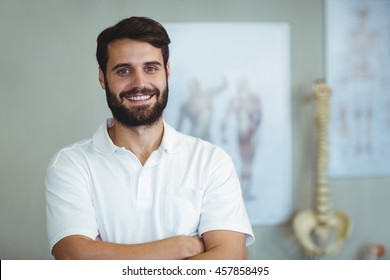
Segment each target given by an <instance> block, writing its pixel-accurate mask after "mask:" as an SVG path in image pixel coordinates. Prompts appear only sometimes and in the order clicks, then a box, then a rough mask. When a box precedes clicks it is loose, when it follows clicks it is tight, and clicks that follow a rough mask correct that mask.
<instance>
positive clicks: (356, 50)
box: [326, 0, 390, 178]
mask: <svg viewBox="0 0 390 280" xmlns="http://www.w3.org/2000/svg"><path fill="white" fill-rule="evenodd" d="M326 23H327V24H326V27H327V29H326V30H327V31H326V42H327V45H326V53H327V70H326V76H327V78H326V79H327V82H328V84H329V85H330V87H331V88H332V92H333V94H332V96H331V103H330V104H331V119H330V125H329V148H330V162H329V176H330V177H331V178H332V177H334V178H337V177H363V176H365V177H371V176H389V175H390V0H365V1H362V0H354V1H351V0H328V1H327V2H326Z"/></svg>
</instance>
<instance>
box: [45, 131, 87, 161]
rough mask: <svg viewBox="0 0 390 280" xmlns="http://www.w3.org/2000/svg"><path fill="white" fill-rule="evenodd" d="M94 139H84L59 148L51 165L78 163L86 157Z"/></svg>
mask: <svg viewBox="0 0 390 280" xmlns="http://www.w3.org/2000/svg"><path fill="white" fill-rule="evenodd" d="M91 144H92V139H91V138H89V139H84V140H81V141H78V142H75V143H73V144H70V145H68V146H66V147H64V148H62V149H60V150H58V151H57V152H56V153H55V154H54V155H53V156H52V158H51V160H50V163H49V167H59V166H61V165H64V164H65V165H70V164H78V163H80V162H82V161H83V159H85V156H86V154H87V153H88V151H89V150H90V148H91Z"/></svg>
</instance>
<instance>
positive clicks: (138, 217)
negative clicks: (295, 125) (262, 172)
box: [46, 17, 253, 259]
mask: <svg viewBox="0 0 390 280" xmlns="http://www.w3.org/2000/svg"><path fill="white" fill-rule="evenodd" d="M169 43H170V39H169V37H168V34H167V33H166V31H165V29H164V28H163V27H162V26H161V25H160V24H159V23H157V22H155V21H154V20H152V19H148V18H141V17H131V18H128V19H124V20H122V21H120V22H119V23H117V24H116V25H115V26H113V27H110V28H107V29H106V30H104V31H103V32H102V33H101V34H100V35H99V36H98V39H97V52H96V56H97V60H98V63H99V82H100V84H101V86H102V88H103V89H104V90H105V91H106V96H107V102H108V106H109V107H110V109H111V111H112V114H113V118H112V119H108V120H107V121H106V122H105V123H104V124H103V125H102V126H101V127H100V128H99V129H98V130H97V131H96V133H95V134H94V135H93V137H92V138H91V139H88V140H85V141H81V142H79V143H76V144H73V145H71V146H69V147H67V148H64V149H62V150H61V151H59V152H58V153H57V154H56V155H55V156H54V158H53V159H52V161H51V163H50V165H49V167H48V170H47V176H46V199H47V227H48V235H49V240H50V248H51V250H52V251H51V252H52V254H53V256H54V257H55V258H56V259H222V258H226V259H242V258H244V257H245V244H247V245H249V244H251V243H252V242H253V233H252V229H251V226H250V223H249V220H248V217H247V214H246V211H245V207H244V205H243V200H242V196H241V192H240V186H239V182H238V179H237V175H236V172H235V170H234V167H233V163H232V161H231V159H230V158H229V157H228V156H227V155H226V154H225V153H224V152H223V151H222V150H221V149H220V148H218V147H216V146H213V145H211V144H209V143H208V142H204V141H202V140H200V139H195V138H193V137H190V136H186V135H183V134H181V133H179V132H177V131H175V130H174V129H173V128H172V127H170V126H169V125H168V124H166V123H165V122H164V120H163V117H162V113H163V110H164V108H165V106H166V104H167V100H168V82H167V81H168V78H169V75H170V69H169V62H168V58H169V49H168V44H169Z"/></svg>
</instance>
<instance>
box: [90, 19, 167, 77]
mask: <svg viewBox="0 0 390 280" xmlns="http://www.w3.org/2000/svg"><path fill="white" fill-rule="evenodd" d="M118 39H133V40H138V41H141V42H146V43H149V44H151V45H152V46H153V47H156V48H160V49H161V53H162V56H163V60H164V66H165V68H166V66H167V63H168V58H169V47H168V45H169V43H170V42H171V40H170V39H169V36H168V33H167V31H166V30H165V28H164V27H163V26H162V25H161V24H160V23H158V22H157V21H154V20H152V19H150V18H146V17H130V18H126V19H123V20H121V21H120V22H118V23H117V24H116V25H114V26H111V27H109V28H107V29H105V30H103V31H102V32H101V33H100V34H99V36H98V37H97V48H96V59H97V61H98V64H99V66H100V68H101V69H102V71H103V73H104V74H105V73H106V66H107V61H108V53H107V46H108V44H109V43H111V42H113V41H115V40H118Z"/></svg>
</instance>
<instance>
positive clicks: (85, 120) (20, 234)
mask: <svg viewBox="0 0 390 280" xmlns="http://www.w3.org/2000/svg"><path fill="white" fill-rule="evenodd" d="M130 15H145V16H150V17H152V18H155V19H156V20H159V21H202V20H207V21H213V20H215V21H222V20H223V21H226V20H231V21H254V20H262V21H278V20H282V21H288V22H290V24H291V40H292V50H291V54H292V55H291V57H292V61H291V64H292V85H291V86H292V95H293V96H292V120H291V121H292V127H293V150H294V153H293V165H294V168H293V186H294V198H293V200H294V209H295V210H296V211H298V210H300V209H307V208H309V207H311V196H312V183H313V182H312V175H311V174H312V172H313V168H312V161H311V149H310V148H308V147H310V145H311V144H312V140H311V139H312V136H313V125H314V123H313V120H312V119H313V118H312V104H311V101H310V100H311V99H310V97H309V95H310V93H309V91H310V88H311V84H312V82H313V81H314V80H315V79H317V78H321V77H322V76H323V73H324V71H323V65H324V58H323V18H324V15H323V1H321V0H294V1H292V0H241V1H234V0H229V1H223V0H214V1H207V0H201V1H180V0H167V1H159V0H154V1H139V0H131V1H130V0H129V1H124V0H115V1H114V0H112V1H109V0H107V1H103V0H85V1H75V0H74V1H65V0H63V1H60V0H34V1H27V0H25V1H22V0H1V1H0V42H1V43H0V85H1V89H0V124H1V128H2V132H1V134H0V147H1V148H0V258H1V259H48V258H51V256H50V254H49V252H48V241H47V237H46V229H45V212H44V211H45V209H44V207H45V199H44V175H45V169H46V166H47V164H48V162H49V160H50V157H51V156H52V155H53V153H54V152H55V151H56V150H57V149H59V148H61V147H63V146H64V145H67V144H69V143H72V142H74V141H76V140H79V139H82V138H85V137H89V136H90V135H91V134H92V133H93V131H94V130H95V129H96V127H97V126H98V125H99V124H100V123H101V122H102V121H103V120H104V119H105V118H106V117H107V116H109V115H110V114H109V111H108V110H107V108H106V103H105V95H104V92H103V91H102V90H101V89H100V86H99V84H98V81H97V63H96V61H95V42H96V36H97V35H98V33H99V32H100V31H101V30H102V29H104V28H105V27H107V26H109V25H112V24H113V23H115V22H116V21H118V20H119V19H121V18H124V17H128V16H130ZM332 188H333V198H334V205H335V207H336V208H338V209H342V210H344V211H345V212H347V213H349V214H350V215H351V217H352V219H353V220H354V223H355V231H354V233H353V235H352V236H351V238H350V240H349V241H348V243H347V244H346V247H345V249H344V251H343V252H342V253H341V254H340V255H338V256H335V257H333V258H340V259H354V258H357V257H358V254H359V250H360V247H361V246H362V245H365V244H366V243H371V242H379V243H384V244H385V245H386V246H387V248H390V240H389V239H390V238H389V236H390V224H389V223H390V222H389V221H390V220H389V219H388V218H387V213H389V212H390V204H389V203H388V198H389V197H390V179H389V178H382V179H375V180H374V179H366V180H363V181H362V180H359V181H351V180H349V181H348V180H346V181H337V182H333V184H332ZM255 234H256V238H257V242H256V243H255V245H253V246H252V247H251V248H250V250H249V253H248V256H249V257H250V258H253V259H299V258H304V257H305V256H304V255H303V254H302V252H301V250H300V248H299V246H298V244H297V242H296V239H295V236H294V234H293V233H292V230H291V227H290V224H289V223H287V224H285V225H280V226H274V227H259V228H255ZM387 258H388V255H387Z"/></svg>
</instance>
